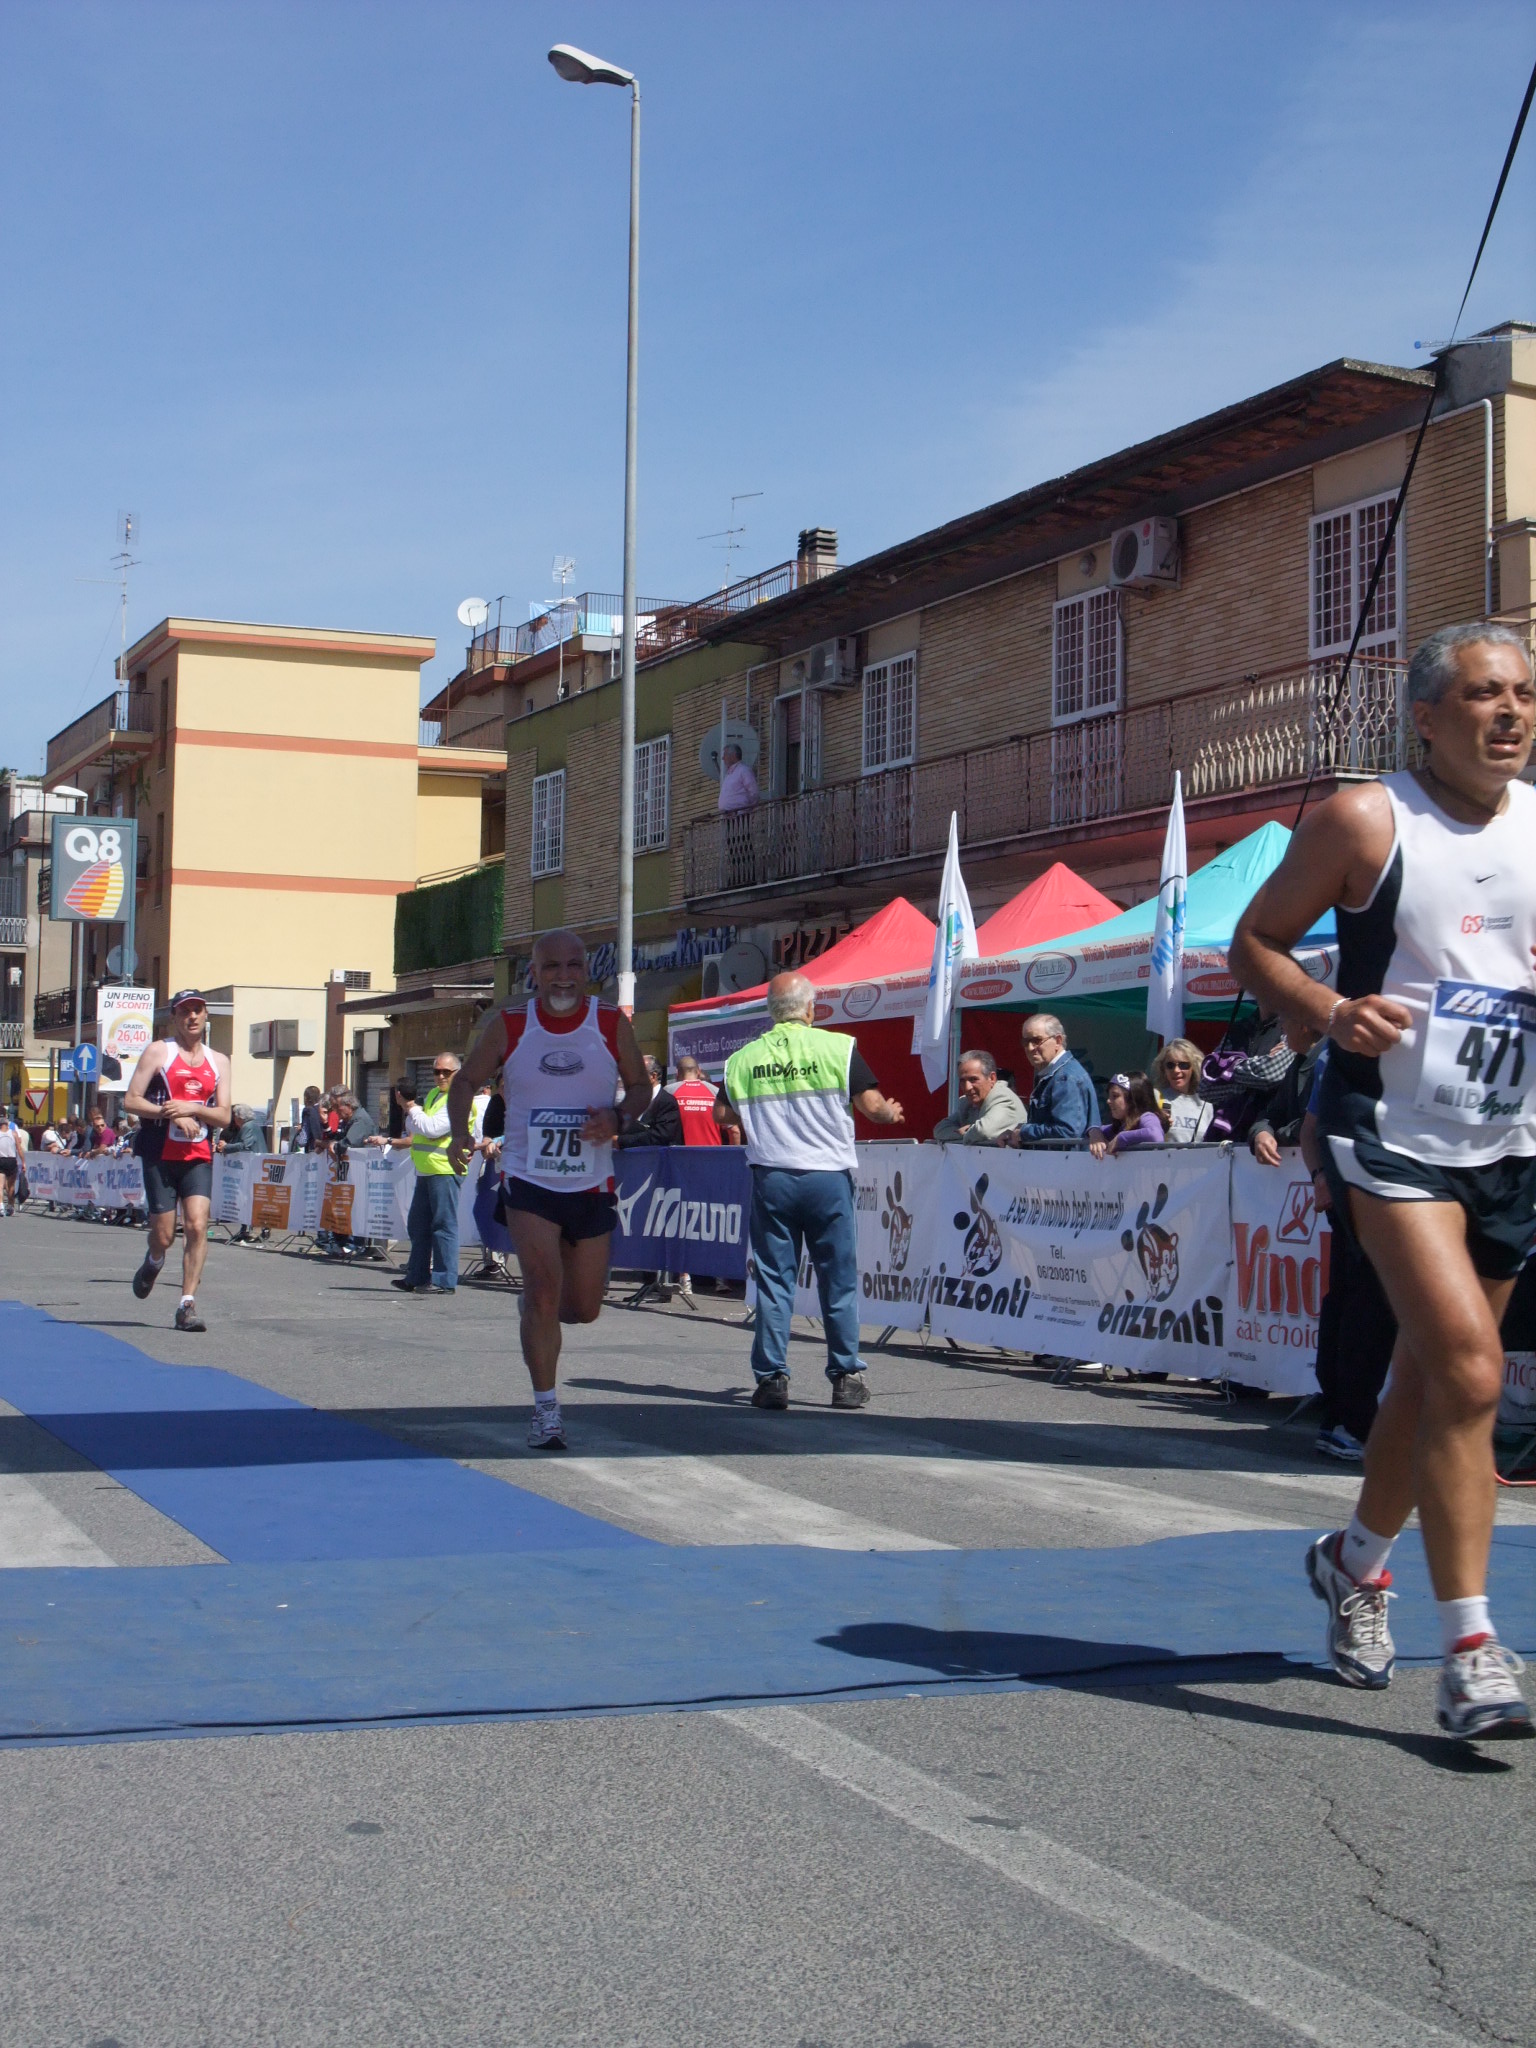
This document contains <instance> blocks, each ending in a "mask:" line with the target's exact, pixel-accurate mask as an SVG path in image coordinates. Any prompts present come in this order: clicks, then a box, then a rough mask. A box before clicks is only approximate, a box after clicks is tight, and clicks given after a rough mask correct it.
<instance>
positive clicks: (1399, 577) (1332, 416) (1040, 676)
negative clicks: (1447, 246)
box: [503, 322, 1536, 1043]
mask: <svg viewBox="0 0 1536 2048" xmlns="http://www.w3.org/2000/svg"><path fill="white" fill-rule="evenodd" d="M1433 388H1434V372H1433V371H1431V370H1427V369H1420V368H1397V367H1393V366H1390V365H1382V364H1373V363H1366V362H1357V361H1353V360H1350V359H1341V360H1339V361H1336V362H1333V363H1329V364H1326V365H1324V366H1323V367H1321V368H1320V369H1318V370H1315V371H1312V372H1310V373H1308V374H1307V375H1305V376H1302V377H1298V378H1295V379H1293V380H1291V381H1290V382H1288V383H1286V384H1284V385H1281V386H1278V387H1276V388H1275V389H1273V390H1270V391H1265V392H1261V393H1258V394H1256V395H1255V396H1254V397H1252V398H1248V399H1245V400H1243V401H1241V402H1240V403H1238V404H1236V405H1232V406H1229V407H1226V408H1224V409H1223V410H1222V411H1220V412H1218V413H1215V414H1212V415H1210V416H1208V417H1206V418H1204V419H1200V420H1196V421H1193V422H1191V423H1190V424H1189V425H1187V426H1184V427H1181V428H1178V429H1176V430H1174V431H1173V432H1171V433H1168V434H1164V435H1161V436H1159V437H1158V438H1157V439H1155V440H1153V441H1150V442H1147V443H1144V444H1142V445H1140V446H1138V447H1134V448H1129V449H1125V450H1122V451H1120V452H1118V453H1116V454H1114V455H1111V456H1108V457H1106V458H1104V459H1103V460H1101V461H1098V462H1094V463H1091V464H1088V465H1086V466H1085V467H1084V468H1082V469H1080V470H1078V471H1075V472H1073V473H1072V474H1071V475H1068V476H1065V477H1060V478H1055V479H1052V480H1051V481H1049V482H1046V483H1043V484H1039V485H1036V486H1034V487H1032V488H1031V489H1029V490H1026V491H1023V492H1021V493H1019V494H1018V495H1017V496H1016V497H1013V498H1010V499H1006V500H1004V501H1003V502H1002V503H1001V504H997V505H993V506H989V507H987V508H985V509H984V510H982V511H979V512H975V513H971V514H968V515H966V516H965V517H964V518H961V519H957V520H955V521H953V522H951V523H950V524H948V525H946V526H943V527H940V528H937V529H935V530H934V531H932V532H929V533H926V534H922V535H919V536H917V537H916V538H915V539H913V540H911V541H907V542H904V543H902V544H901V545H899V546H897V547H894V548H890V549H887V550H885V551H884V552H882V553H881V554H878V555H874V556H871V557H869V558H867V559H866V560H864V561H860V562H856V563H853V564H851V565H849V566H847V567H839V566H837V565H836V563H835V557H834V558H831V559H829V557H828V553H827V552H822V553H821V554H820V555H819V556H814V555H813V561H812V562H811V563H808V562H807V560H806V554H807V550H806V538H807V537H802V553H801V558H800V560H799V561H798V562H797V563H796V564H786V565H784V567H783V569H781V570H778V571H773V572H770V573H769V575H768V576H767V577H759V578H753V579H749V580H748V581H747V582H745V583H743V584H740V585H737V586H733V588H732V590H730V591H728V592H724V593H720V594H718V595H716V596H715V597H713V598H711V599H707V600H704V601H702V602H701V603H700V604H699V605H696V606H691V607H680V608H677V609H676V610H674V611H672V612H665V611H663V612H661V613H659V614H657V615H656V617H655V618H653V620H652V621H651V626H650V630H649V632H648V634H646V635H643V636H642V639H641V643H640V654H641V665H640V669H639V675H638V684H637V692H638V706H637V728H636V730H637V741H638V746H637V760H636V780H637V804H636V840H635V854H636V862H635V869H636V885H635V886H636V939H637V951H638V954H639V964H640V966H641V968H642V974H641V982H640V990H639V996H638V999H637V1022H638V1023H639V1024H640V1025H641V1027H642V1036H643V1037H644V1038H645V1041H646V1042H647V1043H651V1042H653V1041H657V1040H658V1031H657V1028H656V1027H657V1024H658V1021H659V1018H660V1015H661V1014H662V1013H664V1009H665V1004H666V1003H667V1002H668V1001H676V1000H681V999H684V998H685V997H687V996H690V995H696V994H698V993H700V992H701V987H702V986H703V984H701V965H702V963H701V960H700V958H699V947H700V935H701V934H706V935H710V936H709V938H708V946H709V947H710V948H714V947H715V946H716V945H717V944H720V943H729V942H730V941H731V940H732V939H736V940H740V939H741V938H743V937H747V938H751V939H752V940H754V941H755V942H756V944H757V946H758V948H759V950H760V951H761V952H762V953H763V955H764V957H765V959H766V960H767V961H768V963H769V964H772V963H773V962H774V961H775V960H782V959H798V958H801V957H804V956H805V955H806V954H807V953H808V952H813V951H815V950H818V949H819V948H820V947H821V946H822V945H824V944H825V943H827V942H828V941H829V940H830V938H831V937H832V936H834V935H836V933H837V932H839V931H840V930H842V929H845V928H846V927H847V926H848V925H850V924H852V923H856V922H858V921H859V920H860V919H861V918H863V917H864V916H867V915H868V914H869V913H870V912H872V911H873V910H875V909H876V908H878V907H879V906H880V905H882V904H884V903H886V902H888V901H889V900H890V898H891V897H892V896H893V895H895V894H897V893H902V894H905V895H908V896H910V897H912V898H914V900H916V901H917V902H918V903H919V904H921V905H922V906H923V907H925V908H929V909H931V908H932V906H933V901H934V899H935V896H936V893H937V884H938V879H939V872H940V869H941V866H942V861H943V853H944V846H945V842H946V839H947V835H948V829H949V820H950V815H951V813H952V812H953V813H955V814H956V815H957V817H958V820H959V828H960V836H961V843H962V846H963V848H964V850H965V856H966V873H967V878H968V881H969V883H970V887H971V891H972V896H973V900H974V902H975V905H976V908H977V912H978V915H981V914H984V913H985V912H986V911H988V910H989V909H991V908H993V907H995V906H996V905H998V904H1000V903H1001V902H1003V901H1005V900H1006V899H1007V898H1008V897H1009V896H1011V895H1012V894H1014V893H1015V892H1016V891H1017V890H1018V889H1019V888H1020V887H1022V886H1023V885H1024V884H1025V883H1026V882H1028V881H1029V880H1031V879H1032V878H1033V877H1034V876H1035V875H1036V874H1038V873H1040V872H1041V871H1042V870H1043V869H1044V868H1045V867H1046V866H1048V865H1049V864H1050V862H1051V861H1053V860H1057V859H1061V860H1065V861H1067V862H1069V863H1070V864H1071V865H1072V866H1073V867H1074V868H1076V869H1077V870H1078V871H1079V872H1080V873H1081V874H1083V875H1084V876H1085V877H1087V878H1088V879H1089V880H1091V881H1092V882H1094V883H1095V884H1097V886H1098V887H1099V888H1101V889H1103V890H1104V891H1105V892H1106V893H1107V894H1109V895H1111V896H1113V897H1115V898H1116V899H1117V900H1119V901H1122V902H1126V903H1130V902H1132V901H1135V900H1137V899H1139V898H1141V897H1144V896H1145V895H1146V894H1147V893H1149V888H1150V887H1151V886H1152V885H1154V884H1155V879H1156V860H1157V854H1158V849H1159V847H1160V845H1161V841H1162V833H1163V826H1164V821H1165V817H1166V808H1167V804H1168V800H1169V797H1170V795H1171V791H1172V786H1173V773H1174V770H1175V769H1178V770H1179V771H1180V772H1181V774H1182V777H1183V787H1184V795H1185V806H1186V816H1187V821H1188V831H1189V838H1190V849H1191V856H1192V858H1194V859H1195V860H1196V861H1200V860H1204V859H1208V858H1210V857H1211V856H1212V855H1214V854H1215V853H1217V852H1219V851H1220V850H1222V849H1223V848H1224V847H1225V846H1227V845H1229V844H1231V843H1232V842H1233V841H1235V840H1236V839H1238V838H1241V837H1242V836H1243V835H1245V834H1246V833H1248V832H1250V831H1252V830H1254V829H1255V827H1257V826H1258V825H1260V824H1261V823H1263V822H1264V821H1265V820H1266V819H1270V818H1273V819H1276V820H1278V821H1279V822H1281V823H1289V822H1290V820H1291V818H1292V817H1293V815H1294V812H1295V807H1296V802H1297V800H1298V798H1299V796H1300V793H1301V789H1302V786H1303V784H1304V783H1305V782H1306V780H1307V777H1308V776H1309V774H1310V775H1312V776H1313V777H1314V780H1313V785H1312V786H1313V789H1314V792H1315V793H1317V794H1322V793H1325V792H1326V791H1327V790H1328V789H1330V788H1332V787H1334V786H1335V785H1336V783H1337V782H1338V781H1339V780H1340V779H1341V778H1347V777H1351V776H1356V775H1361V774H1374V773H1379V772H1382V771H1383V770H1385V769H1387V768H1389V767H1392V766H1395V765H1397V764H1398V763H1399V762H1400V761H1401V760H1403V759H1404V758H1406V755H1405V748H1406V744H1407V739H1406V734H1407V727H1406V723H1405V715H1404V711H1403V705H1402V694H1401V687H1400V685H1401V677H1402V672H1403V669H1404V667H1405V665H1406V661H1407V658H1408V656H1409V655H1410V653H1411V652H1412V649H1413V648H1414V646H1416V645H1417V644H1418V642H1419V641H1420V640H1421V639H1422V638H1423V637H1424V636H1425V635H1426V634H1427V633H1429V632H1430V631H1432V630H1433V629H1434V628H1435V627H1437V626H1440V625H1444V624H1447V623H1449V622H1452V621H1456V620H1462V619H1469V618H1480V617H1484V616H1504V617H1508V618H1511V619H1514V620H1516V621H1518V622H1520V623H1522V624H1525V625H1526V626H1529V623H1530V620H1531V617H1532V594H1533V580H1536V329H1533V328H1532V327H1531V326H1529V325H1526V324H1524V323H1518V322H1510V323H1507V324H1506V325H1504V326H1502V327H1500V328H1498V329H1496V330H1494V331H1492V332H1491V333H1490V334H1489V335H1486V336H1482V337H1478V338H1477V340H1476V341H1475V342H1472V343H1469V344H1467V345H1464V346H1460V347H1458V348H1457V349H1456V350H1455V351H1454V352H1453V353H1452V354H1451V356H1450V357H1449V359H1448V360H1447V361H1446V362H1445V363H1444V365H1443V374H1442V381H1441V386H1440V389H1439V393H1438V396H1437V397H1436V399H1435V411H1434V418H1433V422H1432V424H1431V426H1430V428H1429V431H1428V434H1427V437H1426V440H1425V444H1424V450H1423V454H1422V455H1421V458H1420V461H1419V466H1418V470H1417V473H1416V475H1415V477H1414V480H1413V484H1412V489H1411V492H1410V496H1409V500H1408V503H1407V504H1406V506H1405V508H1404V513H1403V518H1402V521H1401V523H1400V526H1399V530H1398V535H1397V539H1396V543H1395V546H1394V549H1393V552H1392V555H1391V558H1390V560H1389V562H1388V565H1387V572H1386V575H1385V577H1384V578H1383V582H1382V585H1381V588H1380V590H1379V592H1378V595H1377V598H1376V601H1375V604H1374V606H1373V609H1372V613H1371V616H1370V619H1369V621H1368V628H1367V632H1366V634H1365V637H1364V640H1363V642H1362V646H1361V655H1360V659H1359V660H1358V662H1357V665H1356V668H1355V671H1354V672H1353V674H1352V675H1350V676H1349V677H1348V678H1341V677H1340V675H1339V663H1340V660H1341V658H1342V656H1343V654H1344V653H1345V651H1346V649H1347V646H1348V642H1349V638H1350V635H1351V633H1352V631H1353V627H1354V622H1355V617H1356V613H1357V610H1358V605H1359V601H1360V598H1361V597H1362V595H1363V588H1364V583H1365V580H1366V578H1367V576H1368V574H1369V569H1370V566H1371V563H1372V562H1373V560H1374V557H1375V553H1376V549H1377V546H1378V544H1379V540H1380V536H1381V534H1382V532H1383V531H1384V528H1385V525H1386V522H1387V520H1388V518H1389V516H1390V513H1391V509H1392V506H1393V504H1394V502H1395V499H1396V495H1397V493H1398V491H1399V489H1400V488H1401V484H1402V479H1403V474H1404V469H1405V466H1406V463H1407V459H1408V454H1409V450H1410V447H1411V445H1412V441H1413V436H1414V433H1415V432H1416V430H1417V427H1418V425H1419V422H1420V420H1421V418H1422V416H1423V413H1424V410H1425V407H1426V404H1427V403H1428V401H1429V399H1430V395H1431V391H1432V389H1433ZM812 568H814V573H812ZM722 700H724V702H725V705H726V707H727V710H728V714H729V716H730V717H731V718H732V719H733V720H743V721H745V722H746V723H747V724H749V725H750V727H751V729H752V731H753V733H754V734H755V735H756V739H757V743H758V763H757V774H758V778H759V782H760V785H761V789H762V801H761V802H760V803H759V804H758V806H757V807H756V808H755V809H754V810H753V811H751V812H750V813H746V814H742V815H740V816H738V817H736V818H722V817H721V816H720V815H719V814H718V812H717V810H716V807H715V806H716V796H717V785H716V784H715V782H714V781H713V779H712V778H711V777H710V776H709V775H708V774H707V773H706V772H705V770H704V768H703V766H702V765H701V748H702V747H703V745H704V743H705V741H706V739H707V737H708V735H709V733H710V732H711V730H712V729H718V726H719V722H720V718H721V712H722ZM507 760H508V769H507V858H506V887H505V895H504V908H503V932H504V939H503V950H504V953H505V955H506V958H507V969H506V972H507V977H508V979H509V980H510V982H511V983H512V984H513V985H517V984H519V983H520V978H521V973H522V970H523V966H524V964H525V962H526V957H527V952H528V948H529V945H530V943H531V939H532V936H533V935H534V934H535V933H536V932H538V931H539V930H542V929H547V928H548V927H549V926H550V925H552V924H556V923H561V922H569V923H572V924H575V925H577V926H578V927H579V928H580V929H582V930H583V932H584V933H586V934H587V935H588V936H589V938H590V939H591V941H592V942H593V943H594V945H595V946H596V947H597V948H598V965H599V969H600V970H603V969H606V968H607V967H608V966H609V965H610V962H609V961H608V959H607V957H606V954H605V952H604V949H603V943H602V942H603V941H605V940H608V939H611V937H612V934H613V929H614V926H613V916H614V901H615V874H616V863H617V844H616V829H617V815H618V800H617V792H618V693H617V688H616V687H615V686H610V685H608V684H606V683H604V684H601V685H599V686H598V687H597V688H596V689H592V690H589V691H587V693H586V694H585V696H584V698H583V699H582V700H581V701H580V703H579V704H576V705H571V704H565V705H551V706H549V707H547V708H545V709H543V710H536V711H535V712H533V713H532V714H525V715H523V716H522V717H520V718H517V719H514V720H513V721H512V722H511V723H510V724H509V727H508V756H507ZM648 958H649V959H655V960H657V961H658V966H657V967H656V969H655V970H654V971H653V972H652V973H651V976H650V979H649V985H648V984H647V976H646V973H645V971H644V970H645V968H646V964H647V960H648ZM704 992H712V991H709V990H708V989H707V988H706V989H705V990H704Z"/></svg>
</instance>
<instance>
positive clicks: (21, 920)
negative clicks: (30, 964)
mask: <svg viewBox="0 0 1536 2048" xmlns="http://www.w3.org/2000/svg"><path fill="white" fill-rule="evenodd" d="M26 943H27V872H26V869H25V868H20V869H17V870H15V871H13V872H12V873H10V874H0V946H24V945H25V944H26Z"/></svg>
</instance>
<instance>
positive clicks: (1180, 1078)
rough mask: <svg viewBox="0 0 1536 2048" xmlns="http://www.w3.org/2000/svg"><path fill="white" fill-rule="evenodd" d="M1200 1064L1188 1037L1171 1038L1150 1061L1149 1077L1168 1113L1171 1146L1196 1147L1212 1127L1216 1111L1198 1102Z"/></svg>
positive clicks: (1195, 1050)
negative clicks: (1150, 1072) (1153, 1082)
mask: <svg viewBox="0 0 1536 2048" xmlns="http://www.w3.org/2000/svg"><path fill="white" fill-rule="evenodd" d="M1202 1064H1203V1062H1202V1059H1201V1054H1200V1048H1199V1046H1197V1045H1191V1044H1190V1042H1189V1040H1188V1039H1187V1038H1170V1039H1169V1041H1168V1043H1167V1044H1166V1045H1165V1046H1164V1047H1163V1049H1162V1051H1161V1052H1160V1053H1159V1054H1158V1056H1157V1058H1156V1059H1155V1060H1154V1061H1153V1062H1152V1078H1153V1080H1154V1081H1155V1082H1156V1083H1157V1089H1158V1093H1159V1094H1160V1095H1161V1097H1162V1106H1163V1108H1164V1109H1165V1110H1166V1111H1167V1113H1168V1143H1169V1144H1170V1145H1196V1144H1198V1143H1199V1142H1200V1140H1201V1139H1202V1138H1203V1137H1204V1136H1205V1134H1206V1132H1207V1131H1208V1130H1209V1129H1210V1127H1211V1118H1212V1117H1213V1116H1214V1115H1215V1113H1216V1112H1215V1111H1214V1109H1213V1108H1212V1107H1211V1105H1210V1103H1208V1102H1202V1101H1201V1100H1200V1069H1201V1066H1202Z"/></svg>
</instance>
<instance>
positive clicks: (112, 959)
mask: <svg viewBox="0 0 1536 2048" xmlns="http://www.w3.org/2000/svg"><path fill="white" fill-rule="evenodd" d="M138 971H139V956H138V954H137V952H136V951H135V950H134V948H133V947H132V946H130V947H129V948H128V949H127V950H126V952H125V951H124V949H123V948H122V947H121V946H114V947H113V948H112V950H111V952H110V953H109V954H108V955H107V972H108V974H122V975H130V974H137V973H138Z"/></svg>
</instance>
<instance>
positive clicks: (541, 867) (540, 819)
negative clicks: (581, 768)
mask: <svg viewBox="0 0 1536 2048" xmlns="http://www.w3.org/2000/svg"><path fill="white" fill-rule="evenodd" d="M528 865H529V872H530V873H531V874H534V875H558V874H559V873H560V871H561V869H562V868H563V867H564V866H565V770H564V769H563V768H556V769H554V770H552V771H551V773H549V774H548V775H536V776H535V777H534V778H533V847H532V853H531V857H530V859H529V863H528Z"/></svg>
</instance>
